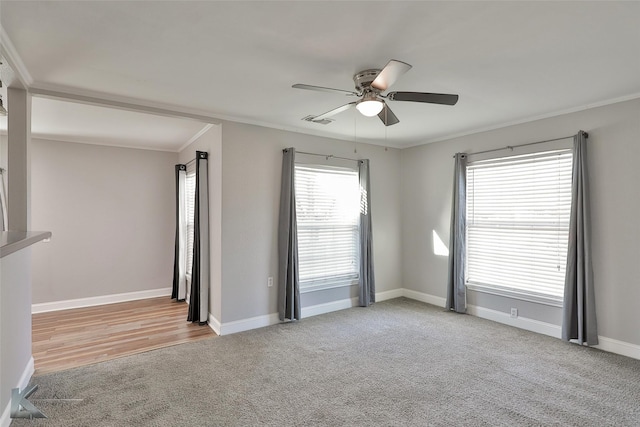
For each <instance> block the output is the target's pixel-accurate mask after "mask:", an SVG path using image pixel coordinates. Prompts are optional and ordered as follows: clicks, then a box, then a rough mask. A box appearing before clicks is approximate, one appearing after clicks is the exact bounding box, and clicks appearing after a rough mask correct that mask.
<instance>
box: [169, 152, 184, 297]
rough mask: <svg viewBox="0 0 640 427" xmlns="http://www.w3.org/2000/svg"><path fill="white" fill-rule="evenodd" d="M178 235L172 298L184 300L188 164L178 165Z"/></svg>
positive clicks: (174, 259)
mask: <svg viewBox="0 0 640 427" xmlns="http://www.w3.org/2000/svg"><path fill="white" fill-rule="evenodd" d="M175 174H176V237H175V245H174V257H173V288H172V290H171V298H172V299H175V300H177V301H184V300H185V298H186V295H187V276H186V266H185V263H186V259H187V253H186V252H187V251H186V249H187V242H186V240H187V239H186V230H185V229H186V218H185V214H186V212H185V197H186V195H185V180H186V176H187V166H186V165H176V167H175Z"/></svg>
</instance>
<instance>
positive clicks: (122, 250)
mask: <svg viewBox="0 0 640 427" xmlns="http://www.w3.org/2000/svg"><path fill="white" fill-rule="evenodd" d="M31 156H32V158H31V161H32V166H31V171H32V178H31V179H32V184H31V185H32V229H33V230H47V231H51V232H52V233H53V238H52V240H51V242H50V243H42V244H39V245H36V246H34V248H33V303H42V302H52V301H64V300H70V299H77V298H86V297H95V296H102V295H110V294H118V293H126V292H135V291H143V290H151V289H160V288H167V287H171V281H172V274H173V241H174V233H175V224H174V216H175V206H174V205H175V203H174V197H175V195H174V175H173V167H174V164H175V163H176V162H177V154H176V153H169V152H160V151H149V150H135V149H128V148H116V147H107V146H98V145H87V144H77V143H70V142H59V141H47V140H38V139H34V140H33V141H32V153H31Z"/></svg>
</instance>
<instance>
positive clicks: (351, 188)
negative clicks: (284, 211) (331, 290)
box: [295, 164, 360, 289]
mask: <svg viewBox="0 0 640 427" xmlns="http://www.w3.org/2000/svg"><path fill="white" fill-rule="evenodd" d="M295 183H296V188H295V192H296V215H297V223H298V256H299V269H300V288H301V289H302V288H307V289H310V288H316V287H317V288H322V287H331V286H342V285H351V284H352V283H353V282H354V280H357V279H358V275H359V262H358V260H359V219H360V184H359V181H358V172H357V171H355V170H350V169H342V168H331V167H327V166H319V165H302V164H297V165H296V166H295Z"/></svg>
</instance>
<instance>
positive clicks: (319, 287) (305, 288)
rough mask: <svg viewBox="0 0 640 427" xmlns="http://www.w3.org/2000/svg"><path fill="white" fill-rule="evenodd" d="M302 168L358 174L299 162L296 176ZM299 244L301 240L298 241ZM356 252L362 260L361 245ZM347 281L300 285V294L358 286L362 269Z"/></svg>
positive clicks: (326, 281)
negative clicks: (299, 167)
mask: <svg viewBox="0 0 640 427" xmlns="http://www.w3.org/2000/svg"><path fill="white" fill-rule="evenodd" d="M298 166H301V167H309V168H316V169H324V170H327V171H331V170H334V171H349V172H355V173H356V174H357V173H358V169H357V168H354V167H348V166H342V165H341V166H336V165H329V164H325V163H315V162H309V161H299V162H295V164H294V174H295V172H296V167H298ZM294 191H295V190H294ZM357 227H358V233H359V230H360V224H359V221H358V224H357ZM298 243H299V240H298ZM356 250H357V252H358V259H359V258H360V253H359V252H360V247H359V245H357V244H356ZM344 280H345V281H341V280H339V279H335V278H331V279H327V280H324V281H322V280H318V281H317V283H313V284H309V285H302V284H300V286H299V289H300V293H301V294H304V293H310V292H317V291H323V290H328V289H337V288H347V287H352V286H357V285H358V284H359V283H360V268H359V266H358V268H357V271H356V276H355V277H354V278H352V279H351V280H349V281H347V280H348V279H344Z"/></svg>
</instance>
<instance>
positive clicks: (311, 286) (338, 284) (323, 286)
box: [300, 281, 358, 294]
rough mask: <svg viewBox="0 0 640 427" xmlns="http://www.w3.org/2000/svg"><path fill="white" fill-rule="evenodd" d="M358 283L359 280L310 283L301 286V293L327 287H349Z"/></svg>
mask: <svg viewBox="0 0 640 427" xmlns="http://www.w3.org/2000/svg"><path fill="white" fill-rule="evenodd" d="M357 284H358V282H357V281H356V282H352V283H322V284H319V285H308V286H301V287H300V293H301V294H306V293H308V292H316V291H324V290H327V289H335V288H347V287H350V286H356V285H357Z"/></svg>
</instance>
